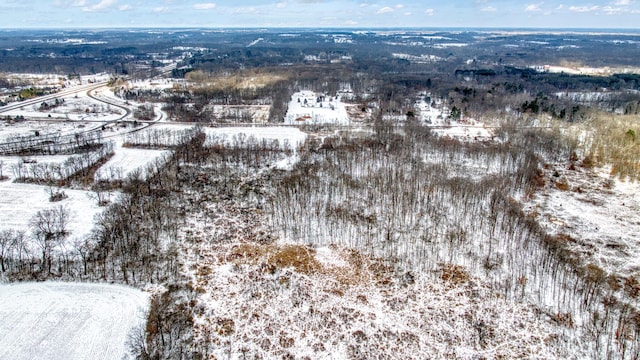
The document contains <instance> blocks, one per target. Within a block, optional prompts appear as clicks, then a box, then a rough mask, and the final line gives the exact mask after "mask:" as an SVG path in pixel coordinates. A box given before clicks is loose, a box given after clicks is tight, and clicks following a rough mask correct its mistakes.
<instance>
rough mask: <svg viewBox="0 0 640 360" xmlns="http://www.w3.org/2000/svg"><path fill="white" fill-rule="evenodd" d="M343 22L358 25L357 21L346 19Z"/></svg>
mask: <svg viewBox="0 0 640 360" xmlns="http://www.w3.org/2000/svg"><path fill="white" fill-rule="evenodd" d="M344 24H345V25H349V26H355V25H358V22H357V21H353V20H347V21H345V22H344Z"/></svg>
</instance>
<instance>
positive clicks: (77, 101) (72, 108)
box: [3, 93, 124, 121]
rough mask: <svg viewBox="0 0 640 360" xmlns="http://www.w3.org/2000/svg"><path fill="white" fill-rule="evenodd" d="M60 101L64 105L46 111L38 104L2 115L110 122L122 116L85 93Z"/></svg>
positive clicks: (118, 109) (119, 110)
mask: <svg viewBox="0 0 640 360" xmlns="http://www.w3.org/2000/svg"><path fill="white" fill-rule="evenodd" d="M62 99H63V100H64V103H62V104H61V105H59V106H57V107H54V108H51V109H48V110H44V109H41V108H40V106H41V104H42V103H38V104H35V105H27V106H25V107H22V108H20V109H17V110H12V111H8V112H5V113H4V114H3V115H8V116H11V117H15V116H19V115H21V116H24V117H25V118H27V119H30V118H45V119H47V118H52V119H63V120H74V121H112V120H117V119H120V118H121V117H122V116H123V115H124V110H123V109H120V108H117V107H113V106H110V105H107V104H105V103H102V102H99V101H96V100H93V99H91V98H90V97H88V96H87V94H86V93H78V94H77V95H72V96H67V97H63V98H62ZM46 103H47V104H49V105H52V104H54V101H53V100H49V101H46Z"/></svg>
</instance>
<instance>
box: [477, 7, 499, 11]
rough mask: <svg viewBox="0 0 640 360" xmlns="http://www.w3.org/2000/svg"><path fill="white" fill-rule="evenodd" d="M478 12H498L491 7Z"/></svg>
mask: <svg viewBox="0 0 640 360" xmlns="http://www.w3.org/2000/svg"><path fill="white" fill-rule="evenodd" d="M480 11H483V12H496V11H498V9H496V8H495V7H493V6H485V7H483V8H482V9H480Z"/></svg>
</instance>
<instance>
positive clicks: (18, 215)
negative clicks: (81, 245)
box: [0, 180, 104, 239]
mask: <svg viewBox="0 0 640 360" xmlns="http://www.w3.org/2000/svg"><path fill="white" fill-rule="evenodd" d="M63 191H64V192H65V193H66V194H67V195H68V198H66V199H64V200H62V201H58V202H54V203H52V202H50V201H49V194H48V193H47V187H46V186H41V185H32V184H19V183H13V182H11V181H10V180H4V181H0V194H1V195H0V231H1V230H9V229H14V230H24V231H27V232H29V228H30V226H29V221H30V220H31V219H32V218H33V216H34V215H35V214H36V213H37V212H38V211H40V210H45V209H50V208H54V207H57V206H64V207H66V208H67V209H68V210H69V211H70V214H71V217H70V219H69V223H68V226H67V229H68V230H69V231H70V235H69V239H73V238H83V237H85V236H88V235H89V234H90V233H91V230H92V229H93V218H94V216H95V215H96V214H98V213H100V212H101V211H102V210H103V209H104V208H101V207H99V206H98V204H97V201H94V200H92V199H90V197H89V196H90V194H91V193H90V192H88V191H82V190H71V189H63Z"/></svg>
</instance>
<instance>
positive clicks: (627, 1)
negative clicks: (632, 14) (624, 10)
mask: <svg viewBox="0 0 640 360" xmlns="http://www.w3.org/2000/svg"><path fill="white" fill-rule="evenodd" d="M632 2H633V1H631V0H617V1H616V2H614V3H613V4H614V5H617V6H627V5H631V3H632Z"/></svg>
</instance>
